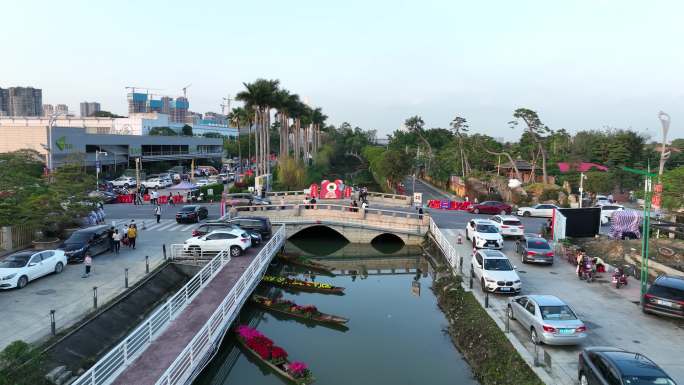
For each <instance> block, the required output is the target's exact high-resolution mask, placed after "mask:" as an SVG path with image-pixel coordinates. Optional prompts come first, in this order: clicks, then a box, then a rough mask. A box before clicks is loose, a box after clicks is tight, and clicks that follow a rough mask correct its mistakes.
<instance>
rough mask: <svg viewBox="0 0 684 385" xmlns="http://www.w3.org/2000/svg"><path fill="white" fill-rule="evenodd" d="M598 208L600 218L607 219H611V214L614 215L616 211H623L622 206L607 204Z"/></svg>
mask: <svg viewBox="0 0 684 385" xmlns="http://www.w3.org/2000/svg"><path fill="white" fill-rule="evenodd" d="M599 207H600V208H601V217H606V218H608V219H611V218H613V214H615V212H616V211H620V210H624V209H625V207H624V206H622V205H616V204H608V205H603V206H599Z"/></svg>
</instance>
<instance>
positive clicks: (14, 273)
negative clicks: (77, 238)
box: [0, 250, 67, 289]
mask: <svg viewBox="0 0 684 385" xmlns="http://www.w3.org/2000/svg"><path fill="white" fill-rule="evenodd" d="M66 264H67V258H66V256H65V255H64V251H62V250H28V251H20V252H18V253H14V254H11V255H9V256H7V257H5V258H4V259H2V260H0V289H11V288H15V287H16V288H17V289H21V288H23V287H24V286H26V285H27V284H28V283H29V282H30V281H33V280H35V279H38V278H40V277H42V276H45V275H48V274H50V273H55V274H59V273H61V272H62V271H63V270H64V266H66Z"/></svg>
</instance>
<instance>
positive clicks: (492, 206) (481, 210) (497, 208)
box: [468, 201, 512, 215]
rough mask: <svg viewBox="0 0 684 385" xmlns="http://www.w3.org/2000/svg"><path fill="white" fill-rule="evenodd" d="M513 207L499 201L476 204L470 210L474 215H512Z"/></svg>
mask: <svg viewBox="0 0 684 385" xmlns="http://www.w3.org/2000/svg"><path fill="white" fill-rule="evenodd" d="M511 210H512V207H511V206H510V205H508V204H506V203H503V202H499V201H484V202H482V203H475V204H473V205H472V206H470V208H469V209H468V211H469V212H471V213H473V214H501V215H506V214H510V213H511Z"/></svg>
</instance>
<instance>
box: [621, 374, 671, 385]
mask: <svg viewBox="0 0 684 385" xmlns="http://www.w3.org/2000/svg"><path fill="white" fill-rule="evenodd" d="M622 380H623V381H624V383H625V385H676V384H675V383H674V382H673V381H672V380H670V379H669V378H667V377H653V376H624V377H622Z"/></svg>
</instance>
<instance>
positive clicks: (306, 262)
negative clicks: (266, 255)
mask: <svg viewBox="0 0 684 385" xmlns="http://www.w3.org/2000/svg"><path fill="white" fill-rule="evenodd" d="M278 259H280V260H281V261H283V262H285V263H287V264H289V265H293V266H299V267H304V268H307V269H309V270H313V271H318V272H321V273H323V274H325V275H330V276H333V277H334V276H335V273H333V271H332V270H333V269H332V268H331V267H329V266H326V265H324V264H322V263H318V262H316V261H312V260H311V259H309V258H304V257H296V256H291V255H282V254H281V255H280V256H279V257H278Z"/></svg>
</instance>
